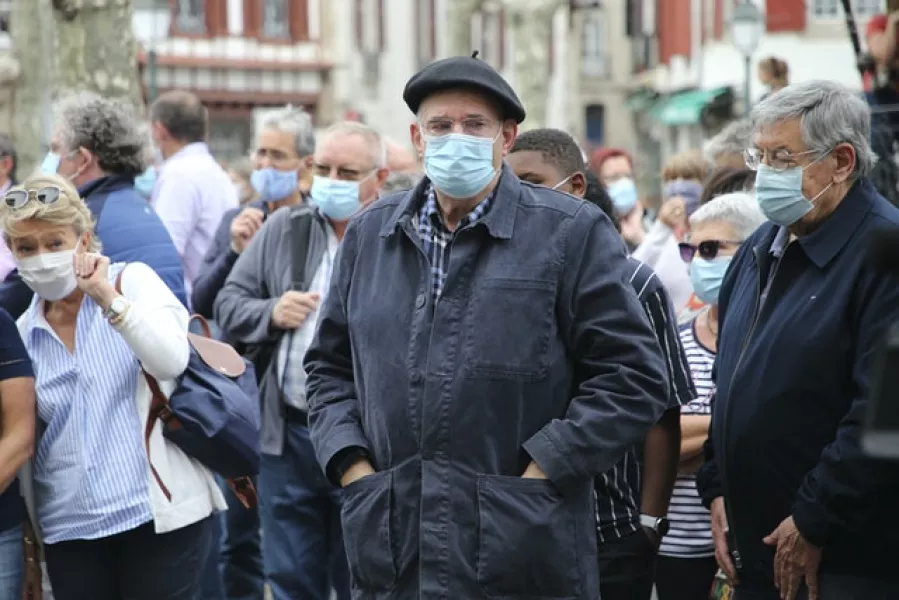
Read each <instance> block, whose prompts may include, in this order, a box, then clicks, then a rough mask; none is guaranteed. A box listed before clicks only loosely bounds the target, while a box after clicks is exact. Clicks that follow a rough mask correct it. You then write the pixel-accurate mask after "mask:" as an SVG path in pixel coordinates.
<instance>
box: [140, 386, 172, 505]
mask: <svg viewBox="0 0 899 600" xmlns="http://www.w3.org/2000/svg"><path fill="white" fill-rule="evenodd" d="M143 374H144V378H145V379H146V380H147V385H148V386H149V387H150V393H151V394H152V396H151V400H150V413H149V414H148V415H147V424H146V426H145V427H144V446H146V449H147V462H148V463H150V472H151V473H153V478H154V479H155V480H156V484H157V485H159V489H161V490H162V493H163V495H165V498H166V500H168V501H169V502H171V501H172V494H171V492H169V488H167V487H166V486H165V484H164V483H163V482H162V478H161V477H160V476H159V473H158V472H157V471H156V467H154V466H153V459H152V458H151V457H150V434H151V433H153V427H154V426H155V425H156V422H157V420H161V421H163V423H165V418H164V417H163V413H168V415H169V416H171V411H170V410H169V406H168V400H166V397H165V395H164V394H163V393H162V390H161V389H159V383H158V382H157V381H156V378H155V377H153V376H152V375H150V374H149V373H147V372H146V371H143ZM179 425H180V423H179Z"/></svg>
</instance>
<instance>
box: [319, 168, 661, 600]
mask: <svg viewBox="0 0 899 600" xmlns="http://www.w3.org/2000/svg"><path fill="white" fill-rule="evenodd" d="M428 185H429V183H428V181H427V180H424V181H422V182H421V183H420V184H419V185H418V187H416V188H415V189H414V190H411V191H407V192H403V193H400V194H396V195H393V196H389V197H387V198H382V199H380V200H378V201H377V202H375V203H374V204H372V205H371V206H370V207H369V208H368V209H367V210H365V211H363V212H362V213H360V214H359V215H358V216H357V217H356V218H355V219H354V220H353V221H352V222H351V223H350V225H349V227H348V228H347V231H346V235H345V237H344V239H343V241H342V242H341V246H340V250H338V253H337V258H336V259H335V266H334V271H333V275H332V277H331V286H330V288H329V291H328V294H327V295H326V297H325V300H324V302H323V304H322V307H321V314H320V319H319V322H318V332H317V334H316V338H315V340H314V341H313V343H312V345H311V347H310V349H309V352H308V353H307V355H306V361H305V366H306V371H307V373H308V376H309V378H308V385H307V391H308V402H309V407H310V408H309V426H310V434H311V438H312V443H313V446H314V447H315V451H316V453H317V457H318V460H319V463H320V464H321V466H322V468H323V469H324V471H325V472H331V471H333V469H329V468H328V467H329V466H332V467H333V465H330V463H331V461H332V460H333V459H335V457H338V458H337V460H340V458H339V456H340V455H341V454H343V453H344V452H345V451H347V450H349V449H352V448H363V449H365V450H366V451H367V452H368V453H369V455H370V457H371V461H372V463H373V464H374V466H375V468H376V469H377V471H378V473H376V474H374V475H371V476H369V477H365V478H363V479H361V480H359V481H357V482H354V483H352V484H351V485H349V486H347V487H346V488H344V489H343V490H342V492H343V509H342V511H343V535H344V539H345V541H346V548H347V558H348V562H349V567H350V571H351V572H352V573H353V580H354V586H356V589H355V591H356V593H357V594H358V595H359V596H360V597H362V596H364V597H366V598H370V599H371V600H388V599H390V600H393V599H399V598H472V599H474V598H486V597H488V596H489V597H491V598H560V599H561V598H566V599H571V600H595V599H596V598H598V597H599V574H598V573H597V569H596V564H597V563H596V561H597V545H596V521H595V515H594V511H595V507H594V501H593V479H594V477H596V476H597V475H599V474H600V473H602V472H604V471H606V470H608V469H609V468H611V467H612V465H614V464H615V463H616V462H617V461H618V459H620V458H621V457H622V456H623V455H624V452H625V451H626V450H628V449H629V448H631V447H633V445H634V444H635V443H636V442H637V441H638V440H642V439H643V437H644V436H645V435H646V432H647V431H648V430H649V428H650V427H651V426H652V425H653V424H654V423H655V422H656V421H657V420H658V418H659V417H660V416H661V415H662V413H663V412H664V411H665V408H666V404H667V396H668V388H667V382H666V369H665V363H664V360H663V359H662V356H661V351H660V348H659V344H658V342H657V340H656V339H655V336H654V334H653V331H652V329H651V327H650V325H649V322H648V320H647V318H646V315H645V314H644V312H643V309H642V308H641V306H640V303H639V301H638V300H637V295H636V293H635V292H634V290H633V288H632V287H631V286H630V284H629V282H628V277H629V276H630V274H631V267H630V264H629V263H628V261H627V257H626V256H625V252H624V245H623V244H622V242H621V239H620V237H619V236H618V234H617V233H616V231H615V229H614V228H613V227H612V224H611V222H610V221H609V219H608V218H607V217H606V216H605V215H603V214H602V211H600V210H599V209H598V208H597V207H596V206H594V205H593V204H590V203H589V202H574V201H572V198H571V196H568V195H566V194H563V193H561V192H556V191H553V190H550V189H548V188H544V187H537V186H532V185H529V184H525V183H521V182H520V181H519V180H518V178H516V177H515V174H514V173H513V172H512V171H511V169H509V168H508V167H505V166H504V167H503V175H502V179H501V180H500V183H499V189H498V190H497V193H496V196H495V198H494V200H493V205H492V207H491V208H490V211H489V212H488V213H487V214H486V215H485V216H484V217H483V218H481V219H479V220H478V221H476V222H475V223H473V224H471V225H468V226H465V227H463V228H461V229H459V230H458V231H456V232H455V235H454V237H453V242H452V244H453V246H452V256H451V259H450V261H449V264H448V265H447V267H448V273H447V277H446V284H445V286H444V288H443V293H442V295H441V297H440V299H439V300H438V301H436V302H435V301H434V299H433V297H432V285H433V284H432V281H433V279H432V274H431V266H430V264H429V261H428V258H427V254H426V253H425V250H424V244H423V242H422V240H421V237H420V235H419V232H418V225H417V221H416V219H415V217H414V214H415V213H416V212H417V210H418V208H419V207H420V206H421V204H422V202H423V197H424V193H425V187H426V186H428ZM532 459H533V460H534V461H535V462H536V463H537V464H538V465H540V467H541V468H542V469H543V470H544V471H545V472H546V474H547V476H548V480H542V479H522V478H521V477H520V475H521V474H522V472H523V471H524V469H525V467H526V466H527V465H528V463H529V462H530V461H531V460H532Z"/></svg>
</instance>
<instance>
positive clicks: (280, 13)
mask: <svg viewBox="0 0 899 600" xmlns="http://www.w3.org/2000/svg"><path fill="white" fill-rule="evenodd" d="M289 23H290V7H289V5H288V0H263V2H262V35H263V37H267V38H272V39H290V25H289Z"/></svg>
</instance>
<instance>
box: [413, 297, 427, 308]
mask: <svg viewBox="0 0 899 600" xmlns="http://www.w3.org/2000/svg"><path fill="white" fill-rule="evenodd" d="M425 301H426V300H425V295H424V294H419V295H418V298H416V299H415V308H421V307H422V306H424V305H425Z"/></svg>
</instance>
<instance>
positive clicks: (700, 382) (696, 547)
mask: <svg viewBox="0 0 899 600" xmlns="http://www.w3.org/2000/svg"><path fill="white" fill-rule="evenodd" d="M680 339H681V344H682V345H683V347H684V352H686V354H687V361H688V362H689V363H690V373H691V374H692V375H693V383H694V385H695V386H696V393H697V396H696V400H694V401H693V402H690V403H689V404H686V405H684V406H682V407H681V414H682V415H710V414H712V407H711V399H712V392H714V389H715V385H714V383H713V382H712V367H713V365H714V364H715V353H714V352H712V351H711V350H709V349H708V348H706V347H705V346H703V345H702V344H701V343H700V342H699V340H698V339H697V337H696V318H695V317H694V318H693V320H692V321H689V322H688V323H684V324H683V325H681V327H680ZM668 519H669V521H670V522H671V529H670V530H669V531H668V535H666V536H665V537H664V538H662V546H661V547H660V548H659V554H661V555H663V556H676V557H678V558H700V557H707V556H714V555H715V546H714V544H713V542H712V529H711V522H710V520H709V511H708V510H706V508H705V507H704V506H703V505H702V501H701V500H700V499H699V494H698V493H697V491H696V476H695V475H692V474H691V475H679V476H678V478H677V482H676V483H675V484H674V492H673V493H672V495H671V506H670V507H669V508H668Z"/></svg>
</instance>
